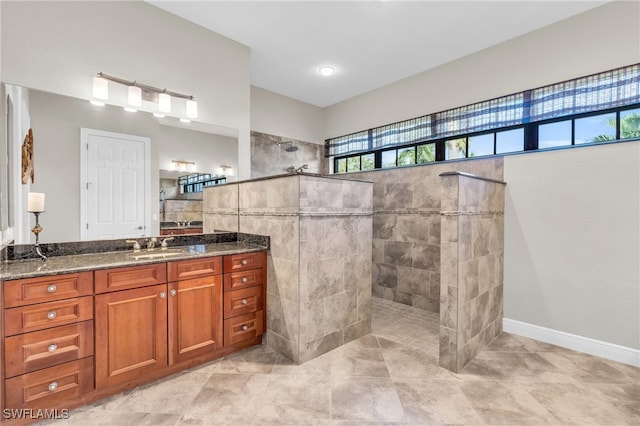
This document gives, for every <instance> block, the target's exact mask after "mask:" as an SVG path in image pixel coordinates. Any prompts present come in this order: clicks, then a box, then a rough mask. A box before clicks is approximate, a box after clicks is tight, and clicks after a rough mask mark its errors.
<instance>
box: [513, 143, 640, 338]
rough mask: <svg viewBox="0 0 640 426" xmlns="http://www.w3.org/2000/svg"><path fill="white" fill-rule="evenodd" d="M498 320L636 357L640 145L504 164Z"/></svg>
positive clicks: (588, 149)
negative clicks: (501, 314)
mask: <svg viewBox="0 0 640 426" xmlns="http://www.w3.org/2000/svg"><path fill="white" fill-rule="evenodd" d="M504 176H505V180H506V181H507V188H506V189H507V192H506V209H505V271H504V273H505V278H504V281H505V285H504V294H505V318H509V319H514V320H518V321H522V322H525V323H529V324H535V325H539V326H542V327H547V328H551V329H554V330H559V331H563V332H566V333H571V334H575V335H578V336H585V337H589V338H592V339H596V340H600V341H605V342H610V343H615V344H618V345H622V346H626V347H630V348H635V349H640V286H639V284H638V283H640V266H639V259H640V220H639V218H640V142H639V141H636V142H627V143H619V144H612V145H605V146H592V147H584V148H579V149H570V150H559V151H550V152H537V153H531V154H525V155H514V156H509V157H505V159H504Z"/></svg>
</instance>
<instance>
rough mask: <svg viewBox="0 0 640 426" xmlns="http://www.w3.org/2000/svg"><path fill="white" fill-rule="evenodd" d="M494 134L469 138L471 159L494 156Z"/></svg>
mask: <svg viewBox="0 0 640 426" xmlns="http://www.w3.org/2000/svg"><path fill="white" fill-rule="evenodd" d="M493 139H494V133H488V134H486V135H478V136H471V137H470V138H469V155H468V156H469V157H480V156H483V155H493Z"/></svg>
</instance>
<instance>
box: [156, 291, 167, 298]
mask: <svg viewBox="0 0 640 426" xmlns="http://www.w3.org/2000/svg"><path fill="white" fill-rule="evenodd" d="M158 296H160V299H164V298H165V297H167V293H166V292H164V291H161V292H160V294H159V295H158Z"/></svg>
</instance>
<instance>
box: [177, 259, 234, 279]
mask: <svg viewBox="0 0 640 426" xmlns="http://www.w3.org/2000/svg"><path fill="white" fill-rule="evenodd" d="M167 269H168V274H169V281H178V280H189V279H192V278H199V277H204V276H208V275H221V274H222V257H221V256H217V257H204V258H200V259H192V260H179V261H177V262H169V263H168V266H167Z"/></svg>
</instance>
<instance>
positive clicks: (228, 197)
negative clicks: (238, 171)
mask: <svg viewBox="0 0 640 426" xmlns="http://www.w3.org/2000/svg"><path fill="white" fill-rule="evenodd" d="M202 229H203V231H204V232H205V233H212V232H216V231H227V232H238V185H235V184H226V185H217V186H210V187H208V188H205V189H204V191H202Z"/></svg>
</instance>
